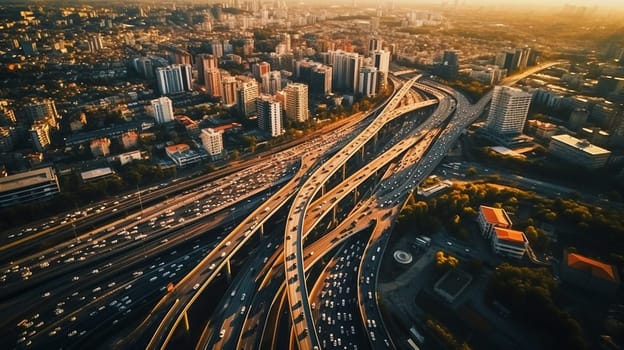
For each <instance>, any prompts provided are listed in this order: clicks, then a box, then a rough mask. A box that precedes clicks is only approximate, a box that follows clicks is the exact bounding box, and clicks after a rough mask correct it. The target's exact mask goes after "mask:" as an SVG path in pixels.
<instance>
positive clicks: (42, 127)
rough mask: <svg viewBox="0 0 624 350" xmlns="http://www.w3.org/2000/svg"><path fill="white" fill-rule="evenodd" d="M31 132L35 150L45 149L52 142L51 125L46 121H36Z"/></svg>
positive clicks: (41, 150)
mask: <svg viewBox="0 0 624 350" xmlns="http://www.w3.org/2000/svg"><path fill="white" fill-rule="evenodd" d="M29 132H30V138H31V139H32V143H33V147H34V148H35V150H37V151H39V152H43V151H45V150H46V149H47V148H48V145H50V143H51V139H50V125H49V124H48V123H46V122H44V121H35V122H34V123H33V125H32V127H31V129H30V130H29Z"/></svg>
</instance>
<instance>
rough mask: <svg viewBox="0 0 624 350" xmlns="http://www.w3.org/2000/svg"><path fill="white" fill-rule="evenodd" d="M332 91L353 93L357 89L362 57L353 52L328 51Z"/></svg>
mask: <svg viewBox="0 0 624 350" xmlns="http://www.w3.org/2000/svg"><path fill="white" fill-rule="evenodd" d="M329 61H330V62H331V65H332V88H333V90H338V91H343V92H346V93H355V92H356V90H357V87H358V78H359V73H360V67H361V66H362V57H361V56H360V55H359V54H357V53H353V52H344V51H342V50H338V51H330V52H329Z"/></svg>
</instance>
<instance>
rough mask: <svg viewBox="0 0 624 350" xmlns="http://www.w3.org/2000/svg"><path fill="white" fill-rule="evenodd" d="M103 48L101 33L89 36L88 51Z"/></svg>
mask: <svg viewBox="0 0 624 350" xmlns="http://www.w3.org/2000/svg"><path fill="white" fill-rule="evenodd" d="M103 48H104V43H103V42H102V35H101V34H99V33H98V34H95V35H94V36H92V37H90V38H89V51H90V52H96V51H99V50H102V49H103Z"/></svg>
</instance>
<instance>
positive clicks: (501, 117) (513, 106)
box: [485, 86, 531, 135]
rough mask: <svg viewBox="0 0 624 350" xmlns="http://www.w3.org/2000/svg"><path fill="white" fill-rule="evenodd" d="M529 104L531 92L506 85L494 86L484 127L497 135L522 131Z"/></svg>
mask: <svg viewBox="0 0 624 350" xmlns="http://www.w3.org/2000/svg"><path fill="white" fill-rule="evenodd" d="M530 104H531V94H530V93H528V92H525V91H522V90H520V89H518V88H513V87H508V86H496V87H494V93H493V95H492V104H491V106H490V112H489V114H488V118H487V120H486V122H485V123H486V128H487V129H488V131H490V132H491V133H493V134H497V135H518V134H521V133H522V129H523V128H524V122H525V121H526V118H527V114H528V112H529V105H530Z"/></svg>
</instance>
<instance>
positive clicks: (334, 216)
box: [332, 205, 338, 223]
mask: <svg viewBox="0 0 624 350" xmlns="http://www.w3.org/2000/svg"><path fill="white" fill-rule="evenodd" d="M337 212H338V207H337V206H335V205H334V206H333V207H332V221H333V222H334V223H335V222H336V213H337Z"/></svg>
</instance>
